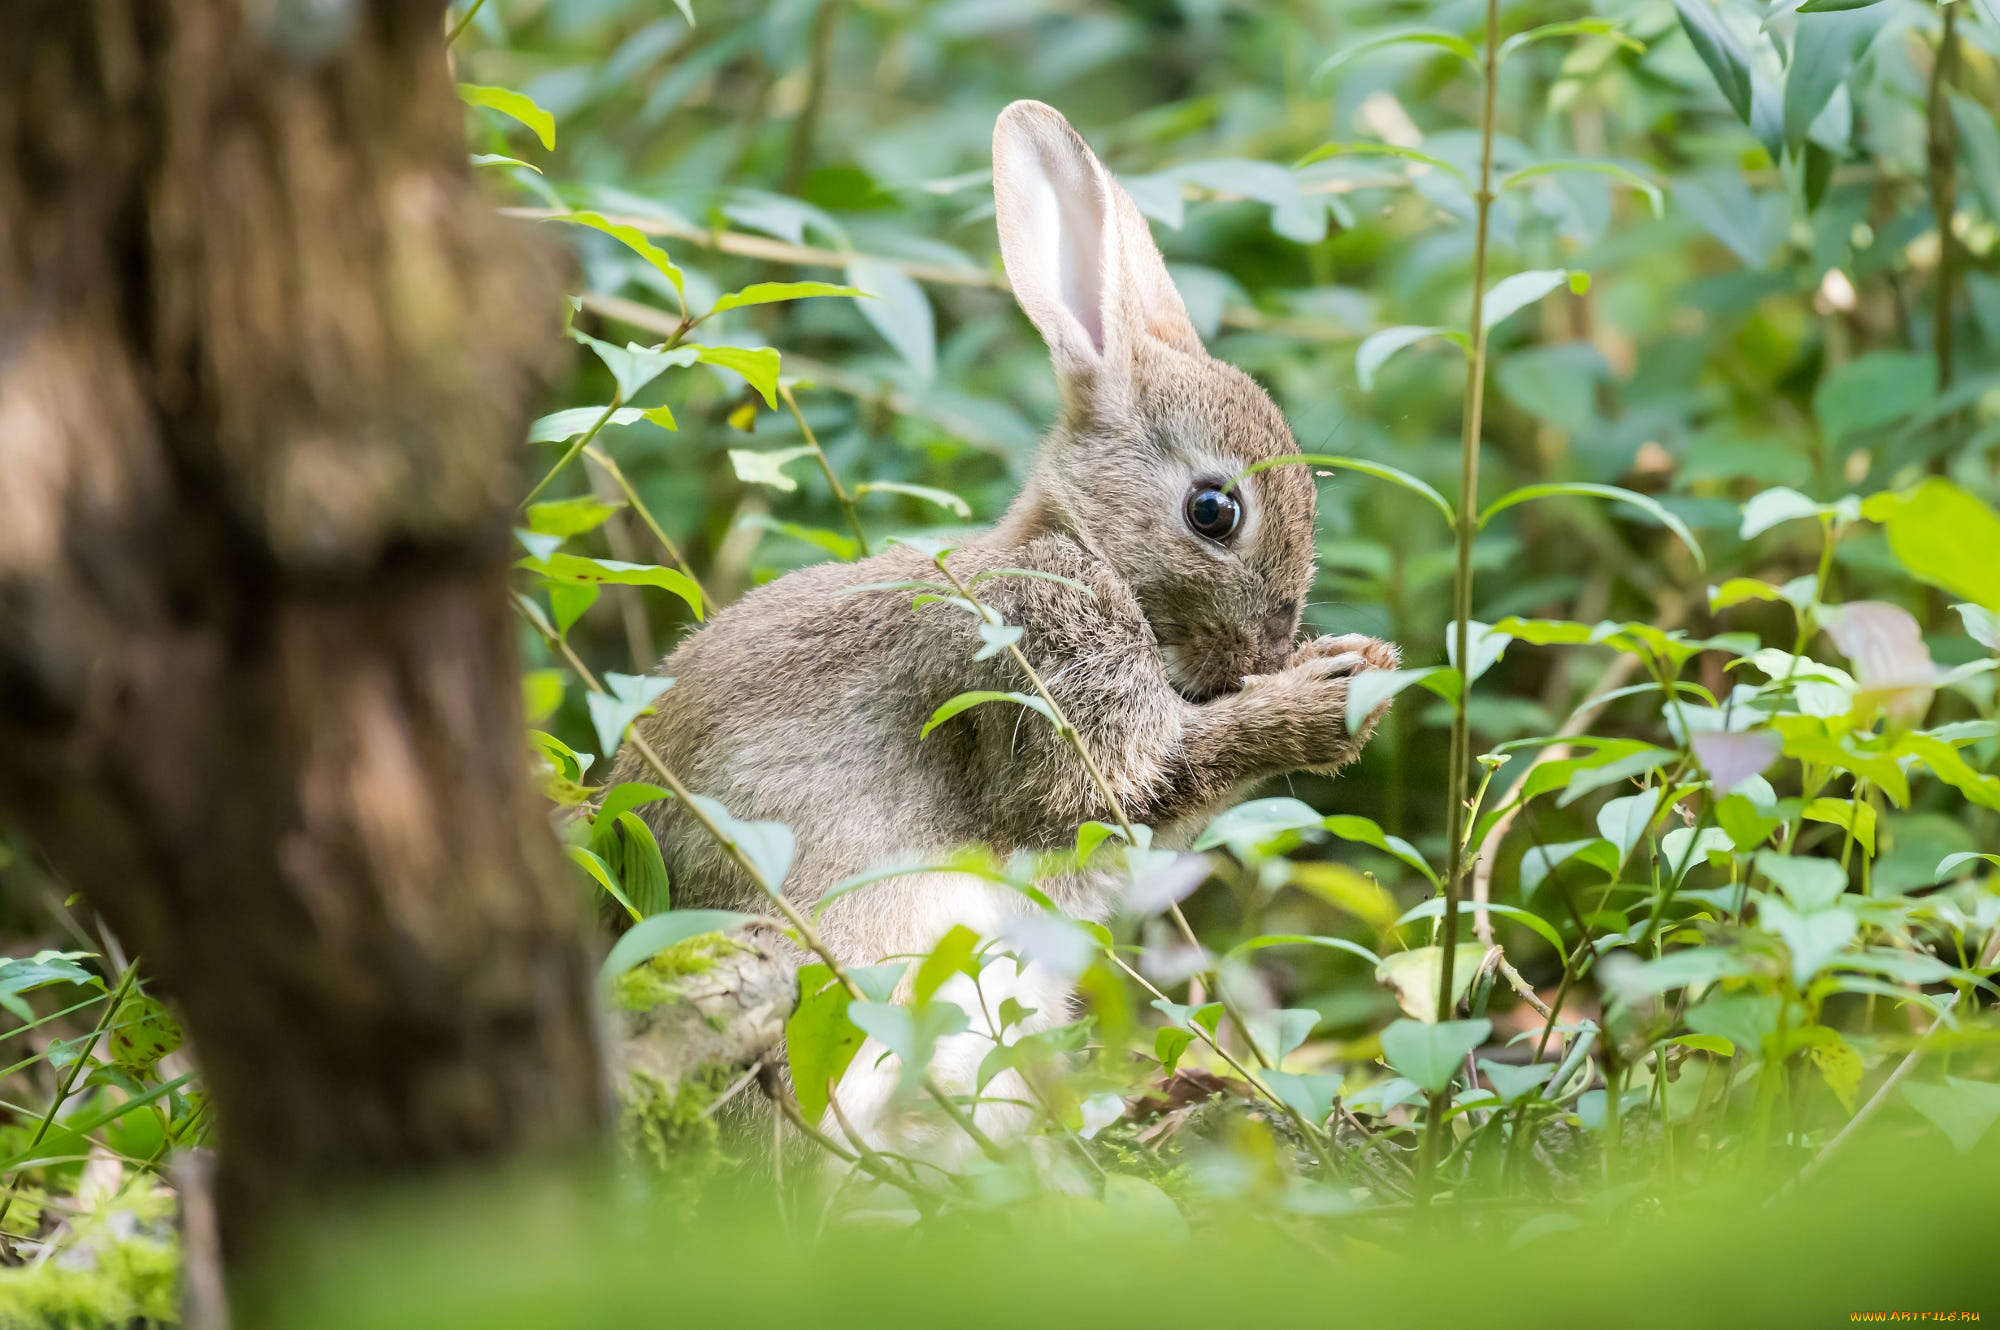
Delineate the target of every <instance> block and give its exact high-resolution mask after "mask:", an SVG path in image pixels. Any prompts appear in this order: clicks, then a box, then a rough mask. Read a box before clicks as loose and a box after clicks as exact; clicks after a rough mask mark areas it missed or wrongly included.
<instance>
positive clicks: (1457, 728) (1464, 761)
mask: <svg viewBox="0 0 2000 1330" xmlns="http://www.w3.org/2000/svg"><path fill="white" fill-rule="evenodd" d="M1483 69H1484V72H1485V82H1484V86H1483V87H1482V89H1481V101H1480V111H1479V192H1478V194H1477V195H1476V196H1475V202H1476V204H1477V209H1478V211H1477V214H1476V215H1475V217H1474V221H1473V239H1472V327H1471V332H1472V350H1471V354H1470V355H1468V356H1466V358H1465V407H1464V418H1463V430H1462V432H1461V433H1460V435H1459V445H1458V459H1459V461H1458V520H1457V522H1456V523H1454V528H1455V529H1454V532H1453V534H1454V536H1455V537H1456V539H1457V561H1456V566H1455V568H1454V570H1453V576H1452V614H1453V618H1454V620H1455V622H1454V623H1453V625H1452V631H1453V633H1454V634H1455V646H1456V656H1457V660H1458V667H1459V670H1460V673H1461V676H1462V678H1463V679H1464V681H1463V682H1461V684H1460V687H1459V693H1458V705H1457V706H1455V707H1453V708H1452V716H1451V757H1450V761H1451V774H1450V782H1449V795H1448V798H1449V800H1450V809H1449V815H1450V828H1449V831H1448V832H1447V838H1446V845H1447V853H1448V861H1447V863H1446V867H1445V878H1444V916H1443V918H1442V920H1441V921H1440V928H1439V943H1440V945H1441V946H1442V947H1443V953H1442V955H1441V957H1440V959H1439V962H1438V1000H1437V1011H1438V1018H1439V1019H1440V1020H1449V1019H1451V1015H1452V1007H1453V1004H1452V980H1453V977H1454V976H1453V974H1452V970H1453V968H1454V965H1453V962H1454V960H1455V959H1456V953H1457V950H1458V894H1459V878H1460V876H1461V875H1462V874H1463V872H1464V869H1465V819H1466V796H1467V786H1468V783H1469V782H1468V777H1469V775H1470V772H1469V771H1468V767H1469V765H1470V763H1471V760H1472V758H1471V752H1472V730H1471V717H1470V713H1469V712H1468V710H1467V703H1468V702H1469V701H1470V700H1471V699H1470V698H1469V697H1468V696H1467V694H1468V693H1469V692H1471V683H1470V670H1469V667H1470V665H1471V663H1472V651H1471V646H1472V644H1471V631H1472V622H1471V621H1472V541H1473V537H1474V536H1475V535H1476V534H1477V532H1478V529H1479V436H1480V430H1481V426H1482V423H1483V422H1482V419H1481V417H1482V415H1483V413H1484V411H1485V406H1486V263H1487V241H1488V236H1489V233H1490V231H1491V229H1492V216H1493V198H1494V194H1493V138H1494V118H1495V109H1494V99H1495V94H1496V93H1497V91H1498V89H1499V84H1500V0H1486V48H1485V53H1484V59H1483ZM1450 1101H1451V1096H1450V1089H1449V1087H1447V1088H1446V1089H1444V1090H1440V1091H1438V1092H1437V1093H1436V1094H1433V1095H1432V1096H1431V1097H1430V1108H1429V1111H1428V1112H1427V1113H1426V1114H1425V1122H1424V1136H1423V1144H1422V1147H1421V1148H1420V1149H1419V1151H1418V1154H1417V1186H1418V1196H1419V1199H1422V1198H1424V1197H1426V1196H1428V1194H1429V1192H1430V1189H1431V1186H1432V1183H1433V1181H1434V1180H1435V1174H1436V1170H1437V1160H1438V1150H1439V1149H1440V1147H1441V1146H1442V1145H1443V1142H1444V1115H1445V1110H1446V1109H1447V1108H1448V1107H1449V1105H1450Z"/></svg>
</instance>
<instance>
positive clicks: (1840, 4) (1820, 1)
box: [1792, 0, 1882, 14]
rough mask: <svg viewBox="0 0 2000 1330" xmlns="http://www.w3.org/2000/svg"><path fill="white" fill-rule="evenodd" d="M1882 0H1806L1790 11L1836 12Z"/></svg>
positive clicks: (1805, 12)
mask: <svg viewBox="0 0 2000 1330" xmlns="http://www.w3.org/2000/svg"><path fill="white" fill-rule="evenodd" d="M1881 3H1882V0H1806V2H1805V3H1804V4H1802V5H1800V6H1799V7H1798V8H1797V9H1795V10H1793V11H1792V12H1793V13H1795V14H1837V13H1840V12H1842V11H1843V10H1849V9H1866V8H1868V7H1869V6H1870V5H1879V4H1881Z"/></svg>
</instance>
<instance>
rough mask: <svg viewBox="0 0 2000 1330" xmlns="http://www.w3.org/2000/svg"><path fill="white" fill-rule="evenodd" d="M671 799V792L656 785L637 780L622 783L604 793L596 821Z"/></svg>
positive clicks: (598, 806)
mask: <svg viewBox="0 0 2000 1330" xmlns="http://www.w3.org/2000/svg"><path fill="white" fill-rule="evenodd" d="M673 797H674V795H673V791H671V790H668V789H664V788H662V787H661V786H658V785H651V784H648V783H647V782H645V781H639V780H628V781H623V782H621V783H619V784H617V785H613V786H612V787H611V788H610V789H609V790H606V791H605V792H604V798H603V799H602V800H601V801H600V802H599V803H598V805H597V820H599V821H602V820H603V819H605V818H615V817H617V816H618V815H619V814H620V813H629V812H631V811H632V810H633V809H635V808H643V807H645V806H646V805H647V804H652V803H658V802H659V801H660V800H662V799H671V798H673Z"/></svg>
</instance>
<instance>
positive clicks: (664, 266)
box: [549, 212, 687, 300]
mask: <svg viewBox="0 0 2000 1330" xmlns="http://www.w3.org/2000/svg"><path fill="white" fill-rule="evenodd" d="M549 220H550V221H553V222H569V223H571V224H572V225H575V226H587V227H589V228H590V229H591V230H593V231H602V232H603V233H604V234H605V235H608V236H610V237H611V238H612V239H614V240H616V241H618V242H620V243H621V244H623V245H624V246H625V247H626V248H627V249H629V250H631V251H632V252H633V253H634V254H637V255H638V256H639V257H640V258H642V259H644V260H645V261H646V262H647V263H650V264H651V265H653V268H654V270H655V271H657V272H658V273H659V274H660V275H661V276H662V277H665V278H666V279H667V280H668V281H669V282H671V283H673V287H674V291H675V292H676V293H677V294H678V295H679V296H680V297H681V299H682V300H686V299H687V292H686V290H685V289H684V288H683V287H682V284H681V270H680V269H679V268H677V267H675V266H674V261H673V260H672V259H670V258H668V257H667V252H666V251H665V250H664V249H661V248H660V247H659V246H658V245H656V244H654V243H653V242H652V241H651V240H648V239H647V238H646V233H645V232H643V231H641V230H640V229H639V228H638V227H636V226H628V225H626V224H625V223H624V222H614V221H612V220H610V219H609V218H607V217H606V216H605V215H604V214H603V213H598V212H570V213H564V214H562V215H561V216H560V217H551V218H550V219H549Z"/></svg>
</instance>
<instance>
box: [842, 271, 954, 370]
mask: <svg viewBox="0 0 2000 1330" xmlns="http://www.w3.org/2000/svg"><path fill="white" fill-rule="evenodd" d="M847 277H848V280H849V281H851V282H853V283H854V284H855V285H856V286H858V287H860V288H861V289H862V290H863V291H865V292H867V293H868V294H869V295H871V296H874V297H875V299H873V300H864V301H862V302H861V304H860V306H859V309H860V310H861V315H862V317H863V318H865V319H867V320H868V322H869V323H871V324H873V325H874V327H875V331H876V332H878V333H880V334H882V340H884V341H886V342H887V343H888V344H889V345H890V346H891V347H893V348H895V351H896V354H898V355H900V356H901V357H902V358H903V359H904V361H905V362H907V363H908V364H909V366H910V368H911V369H913V370H915V371H916V372H917V375H918V377H920V378H923V379H929V378H931V377H932V376H933V375H935V374H936V372H937V319H936V316H935V315H933V314H932V313H931V302H930V297H929V296H927V295H925V294H924V288H923V287H922V286H921V285H919V284H918V283H917V281H916V279H915V278H913V277H911V276H910V275H909V274H908V273H906V272H904V271H903V270H902V269H901V268H898V267H896V266H895V265H894V264H892V263H887V262H884V261H883V260H881V259H871V258H857V259H854V260H852V261H850V262H849V263H848V265H847Z"/></svg>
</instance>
